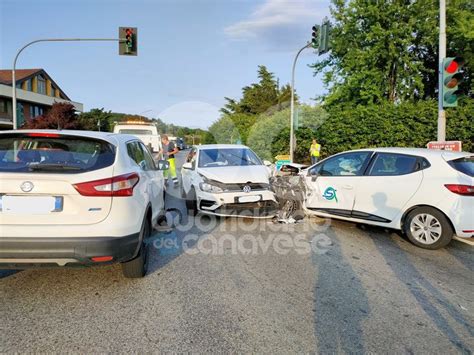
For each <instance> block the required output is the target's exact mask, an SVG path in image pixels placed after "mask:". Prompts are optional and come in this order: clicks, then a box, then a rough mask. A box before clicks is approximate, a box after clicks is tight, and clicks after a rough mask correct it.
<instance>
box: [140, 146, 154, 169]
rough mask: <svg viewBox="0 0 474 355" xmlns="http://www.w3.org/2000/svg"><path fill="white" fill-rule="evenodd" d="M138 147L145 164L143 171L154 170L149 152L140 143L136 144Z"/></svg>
mask: <svg viewBox="0 0 474 355" xmlns="http://www.w3.org/2000/svg"><path fill="white" fill-rule="evenodd" d="M138 145H139V147H140V148H141V151H142V153H143V161H144V162H145V165H144V166H145V168H144V170H154V169H155V162H154V161H153V158H152V157H151V154H150V151H149V150H148V148H147V147H146V146H145V145H144V144H143V143H142V142H138ZM142 164H143V163H142Z"/></svg>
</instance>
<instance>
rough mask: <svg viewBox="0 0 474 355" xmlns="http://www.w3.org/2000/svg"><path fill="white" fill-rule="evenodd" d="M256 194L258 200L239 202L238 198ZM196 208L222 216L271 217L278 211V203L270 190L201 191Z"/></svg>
mask: <svg viewBox="0 0 474 355" xmlns="http://www.w3.org/2000/svg"><path fill="white" fill-rule="evenodd" d="M254 196H258V197H259V200H258V201H252V202H240V198H242V197H243V198H248V197H254ZM197 199H198V200H197V205H198V210H199V211H201V212H203V213H206V214H213V215H217V216H224V217H253V218H271V217H274V216H275V214H276V213H277V211H278V203H277V202H276V200H275V195H274V193H273V192H272V191H269V190H263V191H254V192H253V193H251V194H248V193H241V192H235V193H234V192H227V193H220V194H211V193H207V192H203V191H199V192H198V196H197Z"/></svg>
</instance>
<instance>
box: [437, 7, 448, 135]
mask: <svg viewBox="0 0 474 355" xmlns="http://www.w3.org/2000/svg"><path fill="white" fill-rule="evenodd" d="M445 57H446V0H439V58H438V59H439V65H438V69H439V72H438V139H437V140H438V142H444V141H446V111H445V110H444V108H443V70H444V68H443V59H444V58H445Z"/></svg>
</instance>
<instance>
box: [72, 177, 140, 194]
mask: <svg viewBox="0 0 474 355" xmlns="http://www.w3.org/2000/svg"><path fill="white" fill-rule="evenodd" d="M138 181H140V178H139V176H138V174H136V173H132V174H125V175H120V176H115V177H113V178H109V179H102V180H95V181H88V182H81V183H79V184H74V188H75V189H76V190H77V192H79V193H80V194H81V195H82V196H133V188H134V187H135V186H136V185H137V184H138Z"/></svg>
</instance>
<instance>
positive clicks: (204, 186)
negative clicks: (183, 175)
mask: <svg viewBox="0 0 474 355" xmlns="http://www.w3.org/2000/svg"><path fill="white" fill-rule="evenodd" d="M199 188H200V189H201V190H202V191H204V192H210V193H213V194H219V193H221V192H224V190H223V189H222V188H220V187H219V186H215V185H211V184H209V183H207V182H201V183H200V184H199Z"/></svg>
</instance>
